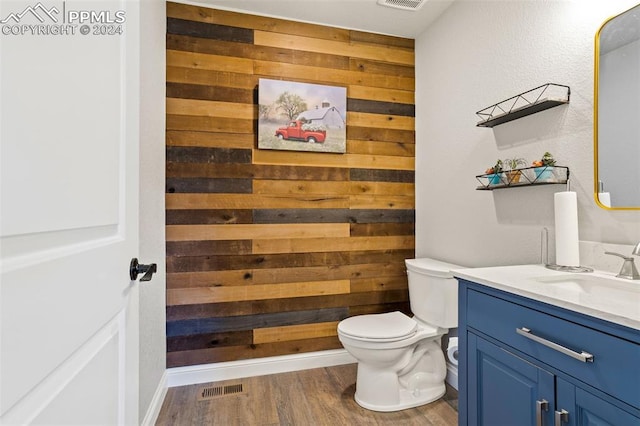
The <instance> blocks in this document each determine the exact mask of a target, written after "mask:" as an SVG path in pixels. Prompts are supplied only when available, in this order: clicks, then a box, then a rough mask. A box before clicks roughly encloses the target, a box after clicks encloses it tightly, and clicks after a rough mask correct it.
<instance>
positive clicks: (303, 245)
mask: <svg viewBox="0 0 640 426" xmlns="http://www.w3.org/2000/svg"><path fill="white" fill-rule="evenodd" d="M414 244H415V238H414V237H413V236H404V235H403V236H389V237H350V238H332V239H330V240H328V239H324V238H305V239H294V238H283V239H273V240H261V239H255V240H253V253H254V254H274V253H318V252H328V251H359V250H382V249H386V250H395V249H408V248H413V247H414Z"/></svg>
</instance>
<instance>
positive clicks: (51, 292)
mask: <svg viewBox="0 0 640 426" xmlns="http://www.w3.org/2000/svg"><path fill="white" fill-rule="evenodd" d="M138 8H139V6H138V4H137V2H134V1H101V2H100V1H72V0H67V1H63V0H42V2H39V1H38V0H33V1H32V0H19V1H5V0H2V2H0V138H1V139H0V142H1V150H0V164H1V166H0V203H1V204H0V215H1V216H0V238H1V239H0V243H1V247H0V249H1V255H2V256H1V257H2V264H1V268H2V275H1V280H2V281H1V282H0V299H1V300H0V321H1V323H0V332H1V334H0V423H2V424H7V425H9V424H46V425H74V424H77V425H114V424H136V423H137V422H138V412H137V410H138V409H137V405H138V308H137V306H138V289H137V285H136V283H135V282H133V281H131V279H130V278H129V274H128V265H129V261H130V259H131V258H132V257H136V255H137V253H136V251H137V249H138V146H139V143H138V137H139V135H138V133H139V131H138V122H139V118H138V117H139V111H138V108H139V106H138V104H139V94H138V92H139V79H140V77H139V72H138V67H139V64H138V57H139V49H140V48H139V28H138V25H137V23H136V22H137V20H138V12H139V10H138ZM141 260H144V259H141Z"/></svg>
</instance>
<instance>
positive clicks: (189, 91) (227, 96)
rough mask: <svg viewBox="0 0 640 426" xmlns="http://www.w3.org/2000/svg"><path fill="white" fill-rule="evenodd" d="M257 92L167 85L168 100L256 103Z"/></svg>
mask: <svg viewBox="0 0 640 426" xmlns="http://www.w3.org/2000/svg"><path fill="white" fill-rule="evenodd" d="M255 95H256V93H255V90H250V89H241V88H237V87H224V86H205V85H203V84H186V83H171V82H169V83H167V98H182V99H200V100H205V101H218V102H237V103H244V104H253V103H255V102H256V99H255Z"/></svg>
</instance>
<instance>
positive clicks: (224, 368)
mask: <svg viewBox="0 0 640 426" xmlns="http://www.w3.org/2000/svg"><path fill="white" fill-rule="evenodd" d="M354 363H356V359H355V358H354V357H352V356H351V355H350V354H349V353H348V352H347V351H346V350H344V349H334V350H329V351H319V352H307V353H302V354H295V355H282V356H274V357H268V358H255V359H247V360H240V361H228V362H220V363H215V364H203V365H194V366H188V367H174V368H169V369H167V387H170V388H171V387H175V386H186V385H194V384H198V383H208V382H217V381H221V380H233V379H240V378H244V377H254V376H265V375H267V374H277V373H288V372H291V371H300V370H308V369H311V368H322V367H331V366H333V365H342V364H354Z"/></svg>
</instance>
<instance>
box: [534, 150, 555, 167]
mask: <svg viewBox="0 0 640 426" xmlns="http://www.w3.org/2000/svg"><path fill="white" fill-rule="evenodd" d="M555 164H556V160H554V158H553V155H552V154H551V153H550V152H548V151H547V152H545V153H544V154H543V155H542V158H541V159H540V160H536V161H534V162H533V163H532V165H533V166H534V167H543V166H554V165H555Z"/></svg>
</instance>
